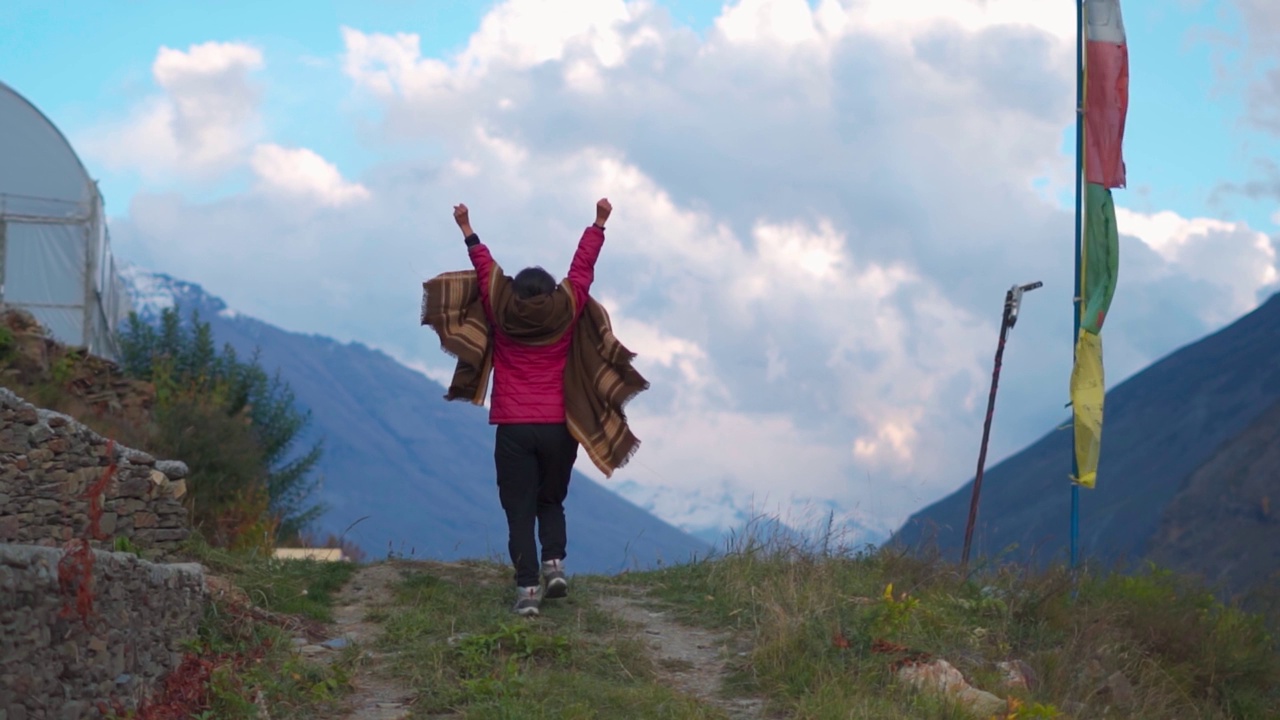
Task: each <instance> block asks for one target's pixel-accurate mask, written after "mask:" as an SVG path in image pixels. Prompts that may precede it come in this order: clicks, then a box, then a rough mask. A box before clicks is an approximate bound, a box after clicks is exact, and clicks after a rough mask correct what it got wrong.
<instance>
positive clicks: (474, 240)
mask: <svg viewBox="0 0 1280 720" xmlns="http://www.w3.org/2000/svg"><path fill="white" fill-rule="evenodd" d="M466 243H467V247H472V246H474V245H479V244H480V236H479V235H477V234H475V233H471V234H470V235H468V236H467V238H466Z"/></svg>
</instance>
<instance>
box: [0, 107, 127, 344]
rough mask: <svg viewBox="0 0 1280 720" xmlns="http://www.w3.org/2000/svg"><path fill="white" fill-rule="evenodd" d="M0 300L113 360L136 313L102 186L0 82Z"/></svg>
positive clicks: (32, 110)
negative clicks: (119, 333)
mask: <svg viewBox="0 0 1280 720" xmlns="http://www.w3.org/2000/svg"><path fill="white" fill-rule="evenodd" d="M0 305H4V306H9V307H20V308H23V309H24V310H27V311H28V312H30V313H31V314H32V315H34V316H35V317H36V319H37V320H39V321H40V324H41V325H43V326H44V327H46V328H48V329H49V331H50V332H51V333H52V334H53V337H54V338H55V339H57V340H58V341H59V342H62V343H65V344H67V345H73V346H80V347H85V348H88V350H89V352H90V353H92V354H94V355H98V356H101V357H105V358H109V359H116V357H117V347H116V330H117V328H118V327H119V325H120V323H121V322H122V321H123V320H124V319H125V318H127V317H128V315H129V309H130V301H129V297H128V295H127V293H126V292H125V287H124V284H123V282H122V281H121V279H120V275H119V273H118V272H117V271H116V263H115V259H114V258H113V257H112V255H111V243H110V236H109V235H108V234H107V223H106V219H105V218H104V217H103V212H102V195H101V194H100V193H99V192H98V186H97V183H95V182H94V181H93V179H92V178H90V177H89V173H88V172H86V171H85V169H84V165H83V164H81V162H80V158H79V157H77V156H76V153H75V150H73V149H72V148H71V145H70V144H69V143H68V142H67V139H66V138H65V137H63V135H62V133H61V132H60V131H59V130H58V128H57V127H55V126H54V125H53V123H51V122H49V119H48V118H46V117H45V116H44V114H43V113H41V112H40V111H39V110H38V109H36V107H35V106H34V105H32V104H31V103H29V102H27V100H26V99H25V98H23V97H22V96H21V95H19V94H18V93H17V92H15V91H14V90H13V89H12V88H10V87H9V86H8V85H5V84H4V83H2V82H0Z"/></svg>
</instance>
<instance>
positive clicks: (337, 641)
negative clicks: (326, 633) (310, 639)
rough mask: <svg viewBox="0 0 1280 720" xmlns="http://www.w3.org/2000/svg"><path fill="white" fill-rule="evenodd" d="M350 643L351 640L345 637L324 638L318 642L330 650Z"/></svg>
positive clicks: (339, 648) (338, 648)
mask: <svg viewBox="0 0 1280 720" xmlns="http://www.w3.org/2000/svg"><path fill="white" fill-rule="evenodd" d="M350 644H351V640H349V639H348V638H345V637H339V638H333V639H332V640H325V641H324V642H322V643H320V645H321V646H323V647H326V648H329V649H330V650H341V649H342V648H344V647H347V646H348V645H350Z"/></svg>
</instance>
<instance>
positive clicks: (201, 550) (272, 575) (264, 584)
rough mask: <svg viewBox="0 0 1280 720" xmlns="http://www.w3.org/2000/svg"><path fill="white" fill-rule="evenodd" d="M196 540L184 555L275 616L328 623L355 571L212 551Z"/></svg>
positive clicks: (342, 566) (335, 564)
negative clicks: (337, 595)
mask: <svg viewBox="0 0 1280 720" xmlns="http://www.w3.org/2000/svg"><path fill="white" fill-rule="evenodd" d="M195 537H196V538H197V539H196V540H194V541H192V542H189V543H188V544H187V546H186V547H185V548H184V552H185V554H187V555H189V556H190V557H191V558H192V559H193V560H195V561H197V562H200V563H202V564H203V565H204V566H205V567H207V568H209V569H210V570H211V571H212V572H213V573H214V574H216V575H221V576H223V577H226V578H227V579H229V580H231V581H232V582H233V583H235V585H236V586H237V587H239V588H241V589H243V590H244V591H245V592H246V593H247V594H248V595H249V598H250V599H251V600H252V601H253V604H254V605H256V606H258V607H260V608H262V609H264V610H270V611H271V612H275V613H282V614H287V615H302V616H304V617H308V618H311V619H314V620H319V621H321V622H331V621H332V620H333V616H332V606H333V595H334V594H335V593H337V592H338V590H340V589H341V588H342V586H343V585H344V584H346V582H347V580H349V579H351V576H352V575H353V574H354V573H355V571H356V567H355V565H353V564H352V563H349V562H319V561H316V560H277V559H276V558H273V557H270V556H267V555H262V554H259V553H257V552H234V551H230V550H225V549H222V548H215V547H212V546H210V545H208V544H207V543H205V542H203V541H202V540H199V539H198V538H199V536H195Z"/></svg>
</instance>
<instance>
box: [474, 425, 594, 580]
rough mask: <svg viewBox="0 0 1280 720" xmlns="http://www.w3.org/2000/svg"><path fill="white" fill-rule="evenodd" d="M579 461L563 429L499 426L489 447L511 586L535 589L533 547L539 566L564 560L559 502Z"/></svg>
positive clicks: (556, 426) (567, 432)
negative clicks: (513, 573) (508, 555)
mask: <svg viewBox="0 0 1280 720" xmlns="http://www.w3.org/2000/svg"><path fill="white" fill-rule="evenodd" d="M577 459H578V441H577V440H574V439H573V436H572V435H570V434H569V429H568V427H566V426H565V424H564V423H559V424H554V425H551V424H548V425H535V424H529V425H499V426H498V430H497V433H496V434H495V438H494V443H493V461H494V465H495V466H496V467H497V470H498V497H499V498H500V499H501V500H502V509H503V510H505V511H506V512H507V531H508V533H509V536H508V540H507V550H509V551H510V552H511V564H512V565H514V566H515V569H516V585H518V586H519V587H532V586H534V585H537V584H538V546H537V545H536V544H534V539H533V526H534V521H535V520H536V521H537V524H538V540H539V541H541V543H542V560H543V561H546V560H560V559H563V558H564V556H565V542H566V540H565V526H564V499H565V497H566V496H567V495H568V494H569V477H570V476H571V475H572V473H573V463H574V461H575V460H577Z"/></svg>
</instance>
